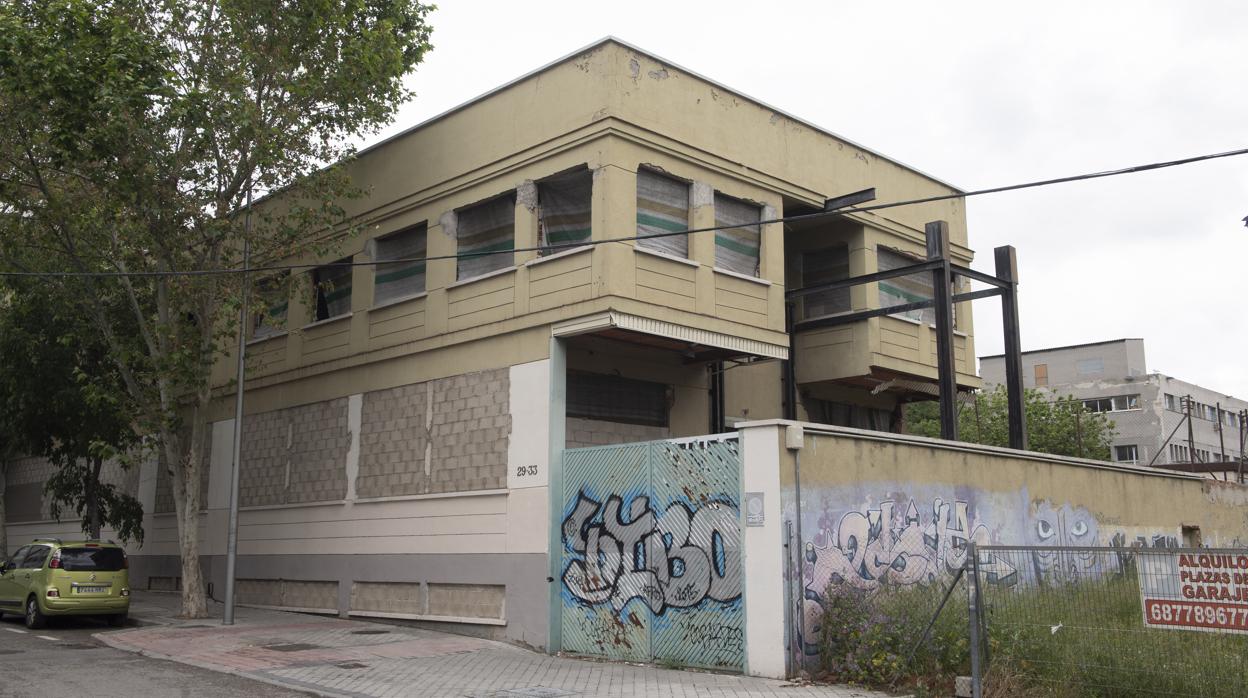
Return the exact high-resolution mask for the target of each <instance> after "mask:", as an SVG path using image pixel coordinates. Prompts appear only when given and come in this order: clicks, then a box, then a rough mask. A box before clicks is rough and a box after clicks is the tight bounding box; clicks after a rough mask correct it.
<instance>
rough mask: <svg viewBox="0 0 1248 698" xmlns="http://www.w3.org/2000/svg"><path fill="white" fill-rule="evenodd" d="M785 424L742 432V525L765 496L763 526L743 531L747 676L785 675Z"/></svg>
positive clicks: (758, 427)
mask: <svg viewBox="0 0 1248 698" xmlns="http://www.w3.org/2000/svg"><path fill="white" fill-rule="evenodd" d="M783 429H784V428H783V426H782V425H774V424H773V425H765V426H757V427H745V428H742V429H741V431H740V433H741V469H742V475H741V485H742V487H741V490H742V492H743V493H744V494H745V496H744V498H743V499H742V502H741V507H742V519H743V520H742V524H743V525H744V524H746V523H747V521H746V519H747V518H748V517H749V516H750V514H751V513H753V514H755V515H757V513H758V512H757V511H755V512H751V511H750V500H751V499H757V497H756V495H755V494H754V493H757V494H761V495H762V512H761V513H762V517H763V521H762V525H761V526H750V525H745V527H744V528H743V529H742V530H743V531H744V535H743V536H742V551H741V556H742V566H743V567H744V568H745V572H744V573H745V585H744V593H745V647H746V657H745V673H746V674H749V675H751V676H766V677H769V678H776V679H783V678H786V677H785V647H784V645H785V638H784V632H785V628H784V604H785V589H784V566H785V559H784V521H783V509H782V508H781V503H780V448H781V446H782V442H781V439H782V438H783V435H784V431H783Z"/></svg>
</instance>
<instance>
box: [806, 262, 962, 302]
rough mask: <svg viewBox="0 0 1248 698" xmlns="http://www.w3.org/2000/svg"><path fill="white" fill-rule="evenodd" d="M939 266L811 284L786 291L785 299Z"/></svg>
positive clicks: (928, 264)
mask: <svg viewBox="0 0 1248 698" xmlns="http://www.w3.org/2000/svg"><path fill="white" fill-rule="evenodd" d="M937 266H939V265H936V264H933V263H932V262H920V263H919V264H911V265H910V266H908V267H898V268H897V269H888V270H886V271H877V272H875V273H874V274H863V275H862V276H855V277H852V278H849V279H839V280H837V281H825V282H824V283H821V284H811V285H810V286H803V287H802V288H795V289H793V290H791V291H786V292H785V294H784V297H785V298H800V297H801V296H808V295H810V294H812V293H818V292H820V291H831V290H832V289H836V288H850V287H852V286H860V285H862V284H869V283H871V282H873V281H883V280H885V279H895V278H897V277H899V276H909V275H911V274H918V273H920V272H925V271H931V270H932V269H935V268H937Z"/></svg>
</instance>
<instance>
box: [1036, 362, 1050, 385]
mask: <svg viewBox="0 0 1248 698" xmlns="http://www.w3.org/2000/svg"><path fill="white" fill-rule="evenodd" d="M1035 375H1036V387H1037V388H1044V387H1046V386H1048V384H1049V365H1048V364H1036V366H1035Z"/></svg>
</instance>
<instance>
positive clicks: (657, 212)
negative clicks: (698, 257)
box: [637, 169, 689, 257]
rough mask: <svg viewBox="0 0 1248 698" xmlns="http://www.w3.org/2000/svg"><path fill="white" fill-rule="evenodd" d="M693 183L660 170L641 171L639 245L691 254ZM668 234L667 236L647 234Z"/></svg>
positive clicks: (639, 173) (659, 250)
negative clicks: (690, 225)
mask: <svg viewBox="0 0 1248 698" xmlns="http://www.w3.org/2000/svg"><path fill="white" fill-rule="evenodd" d="M686 230H689V185H688V183H686V182H682V181H680V180H678V179H672V178H671V177H664V176H663V175H661V174H658V173H656V172H651V171H650V170H646V169H642V170H638V171H637V236H638V237H639V238H643V239H640V240H638V241H637V245H638V246H639V247H645V248H647V249H651V250H655V251H658V252H666V253H667V254H672V255H676V256H677V257H688V256H689V236H688V235H672V234H671V233H680V232H684V231H686ZM652 235H665V236H666V237H647V236H652Z"/></svg>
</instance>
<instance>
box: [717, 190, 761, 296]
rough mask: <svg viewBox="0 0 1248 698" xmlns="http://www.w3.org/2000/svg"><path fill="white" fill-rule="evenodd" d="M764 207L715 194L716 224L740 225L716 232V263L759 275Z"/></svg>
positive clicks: (744, 272) (729, 268)
mask: <svg viewBox="0 0 1248 698" xmlns="http://www.w3.org/2000/svg"><path fill="white" fill-rule="evenodd" d="M761 219H762V209H761V208H760V207H758V206H756V205H754V204H749V203H746V202H744V201H741V200H739V199H734V198H732V197H728V196H724V195H722V194H716V195H715V225H716V226H717V227H718V226H740V227H732V228H724V229H722V230H716V231H715V266H717V267H719V268H720V269H727V270H728V271H735V272H737V273H738V274H747V275H749V276H758V247H759V241H760V240H761V239H762V232H761V227H760V226H759V224H758V222H759V220H761Z"/></svg>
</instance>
